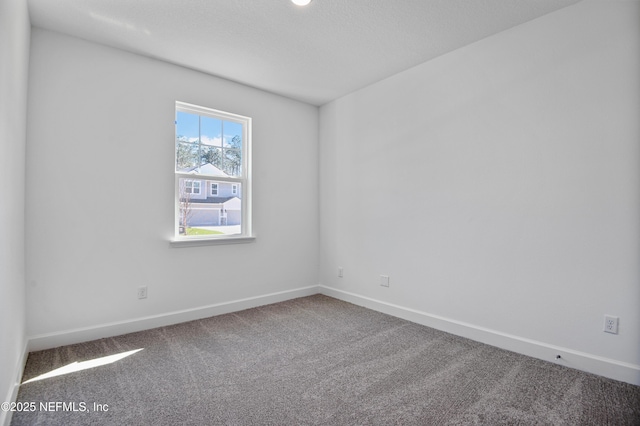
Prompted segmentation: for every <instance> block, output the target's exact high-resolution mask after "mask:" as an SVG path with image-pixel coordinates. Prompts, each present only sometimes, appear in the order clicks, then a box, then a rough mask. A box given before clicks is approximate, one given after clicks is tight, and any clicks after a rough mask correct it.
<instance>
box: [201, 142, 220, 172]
mask: <svg viewBox="0 0 640 426" xmlns="http://www.w3.org/2000/svg"><path fill="white" fill-rule="evenodd" d="M200 152H201V160H202V164H203V165H206V164H208V163H211V164H212V165H214V166H215V167H216V168H218V169H220V170H222V168H223V166H222V163H223V161H222V148H216V147H214V146H208V145H203V146H202V149H201V151H200ZM203 173H206V170H204V171H203ZM207 174H213V175H216V174H218V173H216V172H215V170H214V171H213V172H212V173H207Z"/></svg>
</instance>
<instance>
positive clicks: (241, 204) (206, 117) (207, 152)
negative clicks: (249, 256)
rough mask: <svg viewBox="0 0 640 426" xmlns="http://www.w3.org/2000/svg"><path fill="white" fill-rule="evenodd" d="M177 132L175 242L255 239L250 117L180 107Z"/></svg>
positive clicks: (192, 106)
mask: <svg viewBox="0 0 640 426" xmlns="http://www.w3.org/2000/svg"><path fill="white" fill-rule="evenodd" d="M175 129H176V133H175V150H176V151H175V153H176V160H175V161H176V162H175V199H176V213H175V239H174V241H177V242H181V241H191V240H198V241H202V240H231V239H239V238H240V239H242V237H251V209H250V207H251V198H250V197H251V180H250V174H251V167H250V165H251V161H250V160H251V157H250V155H251V152H250V148H251V118H249V117H243V116H240V115H236V114H231V113H227V112H222V111H216V110H213V109H209V108H205V107H201V106H196V105H191V104H186V103H183V102H176V117H175ZM203 184H204V188H203V187H202V186H203ZM206 188H209V193H208V194H207V193H206ZM240 189H242V194H240Z"/></svg>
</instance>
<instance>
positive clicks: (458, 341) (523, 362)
mask: <svg viewBox="0 0 640 426" xmlns="http://www.w3.org/2000/svg"><path fill="white" fill-rule="evenodd" d="M136 349H142V350H141V351H138V352H135V353H132V354H129V356H126V357H123V358H122V359H119V360H117V361H115V362H112V363H110V364H106V365H102V366H96V367H93V368H88V369H85V370H82V371H78V372H74V373H69V374H64V375H60V376H57V377H52V378H46V379H42V380H37V381H33V382H30V383H26V384H23V385H22V386H21V388H20V392H19V395H18V401H19V402H20V403H25V404H31V403H33V404H32V405H31V407H34V408H35V410H34V411H23V412H15V413H14V415H13V421H12V423H11V424H12V425H14V426H18V425H473V424H481V425H527V426H528V425H581V426H582V425H598V426H602V425H616V426H618V425H639V424H640V387H637V386H632V385H629V384H626V383H621V382H617V381H614V380H609V379H605V378H602V377H598V376H594V375H591V374H587V373H583V372H579V371H575V370H571V369H567V368H564V367H561V366H558V365H555V364H552V363H547V362H543V361H540V360H536V359H533V358H529V357H525V356H522V355H518V354H515V353H512V352H508V351H504V350H500V349H496V348H494V347H491V346H487V345H484V344H481V343H477V342H474V341H471V340H467V339H464V338H460V337H456V336H453V335H450V334H446V333H442V332H439V331H436V330H433V329H430V328H428V327H424V326H421V325H417V324H414V323H411V322H407V321H404V320H401V319H398V318H394V317H391V316H387V315H384V314H381V313H378V312H375V311H371V310H368V309H365V308H361V307H358V306H355V305H352V304H349V303H345V302H342V301H339V300H336V299H332V298H330V297H326V296H322V295H316V296H311V297H305V298H301V299H295V300H290V301H287V302H282V303H277V304H274V305H269V306H264V307H259V308H254V309H249V310H246V311H241V312H236V313H232V314H227V315H221V316H217V317H212V318H207V319H204V320H199V321H193V322H189V323H184V324H179V325H175V326H170V327H162V328H158V329H154V330H149V331H145V332H139V333H133V334H127V335H124V336H119V337H113V338H108V339H101V340H96V341H92V342H87V343H82V344H77V345H71V346H65V347H61V348H56V349H51V350H46V351H41V352H35V353H31V354H30V355H29V359H28V362H27V366H26V369H25V373H24V378H23V380H24V381H27V380H29V379H32V378H35V377H37V376H39V375H42V374H44V373H48V372H50V371H52V370H54V369H57V368H60V367H63V366H66V365H68V364H70V363H74V362H79V364H78V365H80V366H84V365H85V364H82V362H83V361H87V360H93V359H96V358H101V357H105V356H109V355H115V354H123V353H125V352H128V351H133V350H136ZM107 360H109V359H107ZM41 402H42V403H44V406H42V405H40V403H41ZM95 404H99V405H95ZM25 407H27V409H29V405H26V406H23V408H25ZM100 407H102V410H100V409H99V408H100ZM74 409H75V410H76V411H73V410H74ZM105 409H106V410H105ZM70 410H71V411H70Z"/></svg>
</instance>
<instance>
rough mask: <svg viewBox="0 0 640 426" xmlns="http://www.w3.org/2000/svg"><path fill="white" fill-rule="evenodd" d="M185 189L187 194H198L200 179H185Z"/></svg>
mask: <svg viewBox="0 0 640 426" xmlns="http://www.w3.org/2000/svg"><path fill="white" fill-rule="evenodd" d="M185 191H186V192H187V193H188V194H199V193H200V181H198V180H188V181H185Z"/></svg>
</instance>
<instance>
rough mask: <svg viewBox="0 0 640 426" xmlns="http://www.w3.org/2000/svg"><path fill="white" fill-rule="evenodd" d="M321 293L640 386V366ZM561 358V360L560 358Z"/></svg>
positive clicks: (325, 290)
mask: <svg viewBox="0 0 640 426" xmlns="http://www.w3.org/2000/svg"><path fill="white" fill-rule="evenodd" d="M319 290H320V293H322V294H324V295H326V296H330V297H334V298H336V299H340V300H344V301H345V302H350V303H353V304H355V305H359V306H363V307H365V308H369V309H373V310H375V311H378V312H382V313H385V314H388V315H392V316H395V317H398V318H402V319H405V320H408V321H411V322H415V323H417V324H421V325H425V326H427V327H432V328H435V329H437V330H441V331H445V332H447V333H451V334H455V335H457V336H461V337H466V338H469V339H472V340H475V341H478V342H482V343H486V344H488V345H491V346H496V347H498V348H502V349H506V350H509V351H513V352H517V353H520V354H523V355H527V356H530V357H533V358H538V359H541V360H544V361H549V362H553V363H555V364H560V365H564V366H565V367H570V368H575V369H577V370H581V371H586V372H588V373H593V374H597V375H600V376H604V377H608V378H610V379H614V380H619V381H622V382H627V383H631V384H633V385H640V365H636V364H630V363H626V362H622V361H617V360H615V359H610V358H604V357H600V356H597V355H593V354H589V353H585V352H580V351H575V350H573V349H568V348H563V347H560V346H555V345H550V344H547V343H544V342H539V341H536V340H531V339H526V338H523V337H519V336H514V335H511V334H507V333H502V332H499V331H496V330H491V329H488V328H484V327H479V326H477V325H473V324H469V323H465V322H461V321H456V320H452V319H450V318H445V317H441V316H438V315H433V314H429V313H426V312H422V311H418V310H415V309H411V308H405V307H402V306H398V305H394V304H392V303H387V302H383V301H380V300H376V299H372V298H370V297H366V296H361V295H358V294H355V293H350V292H347V291H343V290H338V289H335V288H331V287H327V286H324V285H320V286H319ZM557 355H560V356H561V358H560V359H556V356H557Z"/></svg>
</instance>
